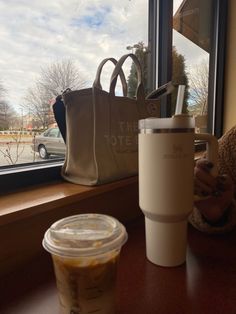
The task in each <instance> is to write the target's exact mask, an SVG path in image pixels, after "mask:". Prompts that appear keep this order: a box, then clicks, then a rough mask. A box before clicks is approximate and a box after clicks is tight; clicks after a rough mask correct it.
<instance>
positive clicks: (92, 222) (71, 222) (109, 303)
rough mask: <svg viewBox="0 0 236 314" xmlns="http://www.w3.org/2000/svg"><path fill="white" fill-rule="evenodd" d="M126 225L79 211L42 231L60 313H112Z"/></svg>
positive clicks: (110, 218) (98, 215) (99, 215)
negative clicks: (54, 278) (49, 256)
mask: <svg viewBox="0 0 236 314" xmlns="http://www.w3.org/2000/svg"><path fill="white" fill-rule="evenodd" d="M126 240H127V232H126V230H125V227H124V226H123V225H122V224H121V223H120V222H119V221H118V220H116V219H115V218H113V217H111V216H107V215H101V214H82V215H76V216H70V217H66V218H64V219H61V220H59V221H57V222H55V223H54V224H53V225H52V226H51V227H50V228H49V229H48V230H47V231H46V233H45V235H44V239H43V246H44V248H45V249H46V250H47V251H48V252H50V253H51V255H52V259H53V264H54V270H55V275H56V281H57V287H58V292H59V299H60V306H61V310H62V313H63V314H85V313H86V314H87V313H97V314H114V313H115V283H116V274H117V263H118V259H119V254H120V249H121V247H122V245H123V244H124V243H125V242H126Z"/></svg>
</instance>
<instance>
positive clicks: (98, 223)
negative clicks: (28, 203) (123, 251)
mask: <svg viewBox="0 0 236 314" xmlns="http://www.w3.org/2000/svg"><path fill="white" fill-rule="evenodd" d="M127 237H128V236H127V232H126V230H125V227H124V226H123V225H122V224H121V223H120V222H119V221H118V220H117V219H115V218H113V217H111V216H107V215H102V214H81V215H75V216H70V217H66V218H63V219H61V220H59V221H57V222H55V223H54V224H53V225H52V226H51V227H50V228H49V229H48V230H47V231H46V233H45V235H44V239H43V246H44V248H45V249H46V250H47V251H48V252H50V253H52V254H55V255H59V256H69V257H74V256H76V257H78V256H91V255H97V254H103V253H106V252H108V251H111V250H116V249H120V248H121V246H122V245H123V244H124V243H125V242H126V240H127Z"/></svg>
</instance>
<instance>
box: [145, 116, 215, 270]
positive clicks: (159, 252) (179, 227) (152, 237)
mask: <svg viewBox="0 0 236 314" xmlns="http://www.w3.org/2000/svg"><path fill="white" fill-rule="evenodd" d="M194 127H195V123H194V118H193V117H191V116H188V115H176V116H173V117H172V118H162V119H161V118H160V119H158V118H150V119H144V120H140V121H139V130H140V132H139V205H140V208H141V210H142V211H143V213H144V215H145V230H146V231H145V232H146V253H147V258H148V259H149V260H150V261H151V262H153V263H154V264H157V265H160V266H177V265H180V264H182V263H184V262H185V259H186V245H187V219H188V215H189V214H190V212H191V211H192V208H193V169H194V140H195V139H198V138H199V139H204V140H206V141H207V142H208V152H209V156H208V158H209V159H210V160H212V161H213V162H215V159H216V156H217V147H218V146H217V144H218V143H217V140H216V138H215V137H214V136H212V135H210V134H201V135H199V134H195V133H194Z"/></svg>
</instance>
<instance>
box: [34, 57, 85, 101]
mask: <svg viewBox="0 0 236 314" xmlns="http://www.w3.org/2000/svg"><path fill="white" fill-rule="evenodd" d="M38 84H39V85H40V86H41V87H42V88H43V89H44V90H45V91H46V93H47V94H48V95H49V96H50V97H56V96H58V95H59V94H61V92H62V91H64V90H65V89H67V88H70V89H72V90H73V89H79V88H83V87H85V86H86V81H85V80H84V79H83V78H82V76H81V74H80V73H79V70H78V68H77V66H76V65H75V63H74V62H73V61H71V60H62V61H61V62H55V63H52V64H51V65H50V66H48V67H45V68H42V69H41V76H40V79H39V81H38Z"/></svg>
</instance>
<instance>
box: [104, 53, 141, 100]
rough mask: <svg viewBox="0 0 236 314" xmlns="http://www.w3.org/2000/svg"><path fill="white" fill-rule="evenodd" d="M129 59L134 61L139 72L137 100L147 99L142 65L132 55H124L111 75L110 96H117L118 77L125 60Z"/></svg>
mask: <svg viewBox="0 0 236 314" xmlns="http://www.w3.org/2000/svg"><path fill="white" fill-rule="evenodd" d="M129 57H130V58H131V59H132V60H133V62H134V64H135V66H136V70H137V76H138V83H137V88H136V97H137V99H140V100H144V98H145V95H144V94H145V93H144V86H143V82H142V70H141V65H140V62H139V59H138V58H137V57H136V56H135V55H134V54H132V53H129V54H126V55H123V56H122V57H121V58H120V60H119V61H118V62H117V64H116V67H115V69H114V71H113V73H112V75H111V83H110V94H111V95H112V96H114V95H115V87H116V83H117V78H118V75H119V73H120V71H121V69H122V65H123V64H124V62H125V60H126V59H127V58H129Z"/></svg>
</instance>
